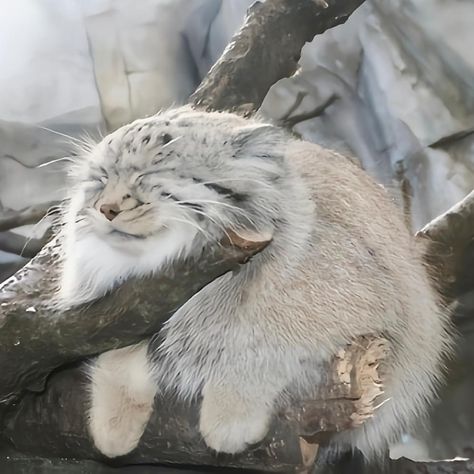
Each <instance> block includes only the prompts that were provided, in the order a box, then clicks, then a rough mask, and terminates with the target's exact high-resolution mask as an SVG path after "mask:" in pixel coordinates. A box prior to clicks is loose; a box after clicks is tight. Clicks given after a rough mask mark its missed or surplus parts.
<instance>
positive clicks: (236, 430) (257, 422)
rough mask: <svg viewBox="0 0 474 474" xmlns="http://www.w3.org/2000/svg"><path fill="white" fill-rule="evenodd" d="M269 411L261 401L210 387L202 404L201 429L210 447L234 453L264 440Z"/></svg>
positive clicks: (268, 422)
mask: <svg viewBox="0 0 474 474" xmlns="http://www.w3.org/2000/svg"><path fill="white" fill-rule="evenodd" d="M270 418H271V417H270V413H269V410H268V409H267V408H266V407H263V406H262V405H261V404H260V403H258V402H257V403H255V404H253V403H252V401H251V400H244V399H242V398H239V396H238V395H237V394H235V392H234V393H230V391H229V392H227V393H225V391H224V390H222V389H221V388H218V389H215V390H210V389H209V388H207V390H206V393H205V395H204V398H203V401H202V405H201V416H200V420H199V430H200V432H201V435H202V437H203V438H204V441H205V442H206V444H207V446H209V447H210V448H211V449H213V450H215V451H217V452H221V453H229V454H235V453H239V452H241V451H244V450H245V449H246V448H247V447H248V446H249V445H252V444H255V443H257V442H259V441H261V440H262V439H263V438H264V437H265V435H266V433H267V431H268V427H269V424H270Z"/></svg>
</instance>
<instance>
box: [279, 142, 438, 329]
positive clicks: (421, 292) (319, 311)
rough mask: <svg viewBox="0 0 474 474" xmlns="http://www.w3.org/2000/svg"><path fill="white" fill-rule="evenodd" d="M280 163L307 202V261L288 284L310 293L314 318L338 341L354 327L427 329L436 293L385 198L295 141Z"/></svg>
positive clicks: (364, 177)
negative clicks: (295, 177)
mask: <svg viewBox="0 0 474 474" xmlns="http://www.w3.org/2000/svg"><path fill="white" fill-rule="evenodd" d="M287 158H288V161H289V163H290V166H292V167H293V168H294V169H295V170H296V173H297V174H298V175H299V176H300V178H301V179H302V181H303V185H304V186H305V187H306V188H307V190H308V193H309V195H310V198H311V200H312V201H313V202H314V215H313V229H312V234H311V236H310V242H309V245H308V249H307V252H308V255H307V258H306V259H305V260H304V263H303V264H302V265H301V266H300V268H298V272H297V273H295V278H294V279H293V281H292V283H291V285H292V286H294V287H295V288H299V289H301V288H302V287H305V288H306V290H305V293H306V294H311V295H313V297H312V301H311V307H312V310H311V311H312V314H314V315H315V319H316V320H318V321H321V318H323V321H327V322H328V324H331V325H332V324H335V325H337V330H336V331H335V332H339V333H340V335H342V336H343V337H344V336H346V335H349V334H352V335H354V334H353V332H354V328H355V327H357V332H358V333H359V334H363V333H364V332H371V331H374V330H384V329H387V328H389V327H393V328H394V329H396V328H397V327H398V326H399V325H400V324H403V325H408V326H412V325H414V324H417V323H416V320H418V321H419V322H420V323H421V324H420V325H421V326H423V328H424V329H426V326H427V324H428V320H429V319H431V318H430V316H429V315H427V314H426V312H429V311H430V310H432V309H433V308H434V306H435V304H436V302H435V298H436V297H435V293H434V290H433V288H432V287H431V285H430V282H429V279H428V276H427V273H426V270H425V268H424V266H423V264H422V261H421V258H420V252H419V248H418V247H417V245H416V243H415V240H414V238H413V237H412V236H411V234H410V232H409V230H408V228H407V227H406V225H405V222H404V219H403V216H402V213H401V211H400V210H399V209H398V208H397V206H396V204H395V203H394V202H393V200H392V198H391V197H390V195H389V193H388V192H387V191H386V190H385V189H383V188H382V187H381V186H380V185H378V184H376V183H375V182H374V181H373V179H372V178H371V177H370V176H368V174H367V173H366V172H365V171H364V170H362V169H361V168H360V167H359V166H358V165H357V164H355V163H354V162H352V161H351V160H350V159H349V158H346V157H344V156H342V155H339V154H337V153H334V152H332V151H330V150H326V149H323V148H321V147H319V146H318V145H314V144H310V143H306V142H294V143H292V144H291V145H290V146H289V148H288V156H287ZM427 301H428V303H429V304H428V305H427V306H426V302H427ZM423 305H425V307H426V311H425V310H424V309H423ZM308 307H310V306H308ZM420 329H421V328H420Z"/></svg>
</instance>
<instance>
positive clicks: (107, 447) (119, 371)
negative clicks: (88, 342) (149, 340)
mask: <svg viewBox="0 0 474 474" xmlns="http://www.w3.org/2000/svg"><path fill="white" fill-rule="evenodd" d="M146 351H147V346H146V344H142V345H138V346H132V347H125V348H122V349H117V350H114V351H109V352H106V353H104V354H101V355H100V356H99V357H98V358H97V360H96V362H95V364H94V365H93V366H92V367H91V371H90V378H91V386H90V394H91V399H90V409H89V419H88V425H89V426H88V427H89V433H90V434H91V437H92V440H93V442H94V444H95V446H96V448H97V449H98V450H99V451H100V452H101V453H102V454H104V455H105V456H107V457H109V458H114V457H117V456H123V455H124V454H127V453H129V452H130V451H132V450H134V449H135V448H136V447H137V445H138V442H139V441H140V438H141V436H142V435H143V432H144V431H145V427H146V425H147V423H148V420H149V418H150V416H151V413H152V411H153V405H154V397H155V392H156V387H155V385H154V383H153V380H152V377H151V373H150V371H149V369H148V360H147V355H146V354H147V353H146Z"/></svg>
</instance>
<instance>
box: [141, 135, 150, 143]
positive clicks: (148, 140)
mask: <svg viewBox="0 0 474 474" xmlns="http://www.w3.org/2000/svg"><path fill="white" fill-rule="evenodd" d="M150 140H151V136H150V135H147V136H146V137H143V139H142V143H145V144H148V143H150Z"/></svg>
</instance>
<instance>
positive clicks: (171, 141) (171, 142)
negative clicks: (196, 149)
mask: <svg viewBox="0 0 474 474" xmlns="http://www.w3.org/2000/svg"><path fill="white" fill-rule="evenodd" d="M181 138H183V137H182V136H179V137H176V138H173V140H170V141H169V142H168V143H165V144H164V145H162V147H161V148H166V147H167V146H170V145H172V144H173V143H176V142H177V141H178V140H180V139H181Z"/></svg>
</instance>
